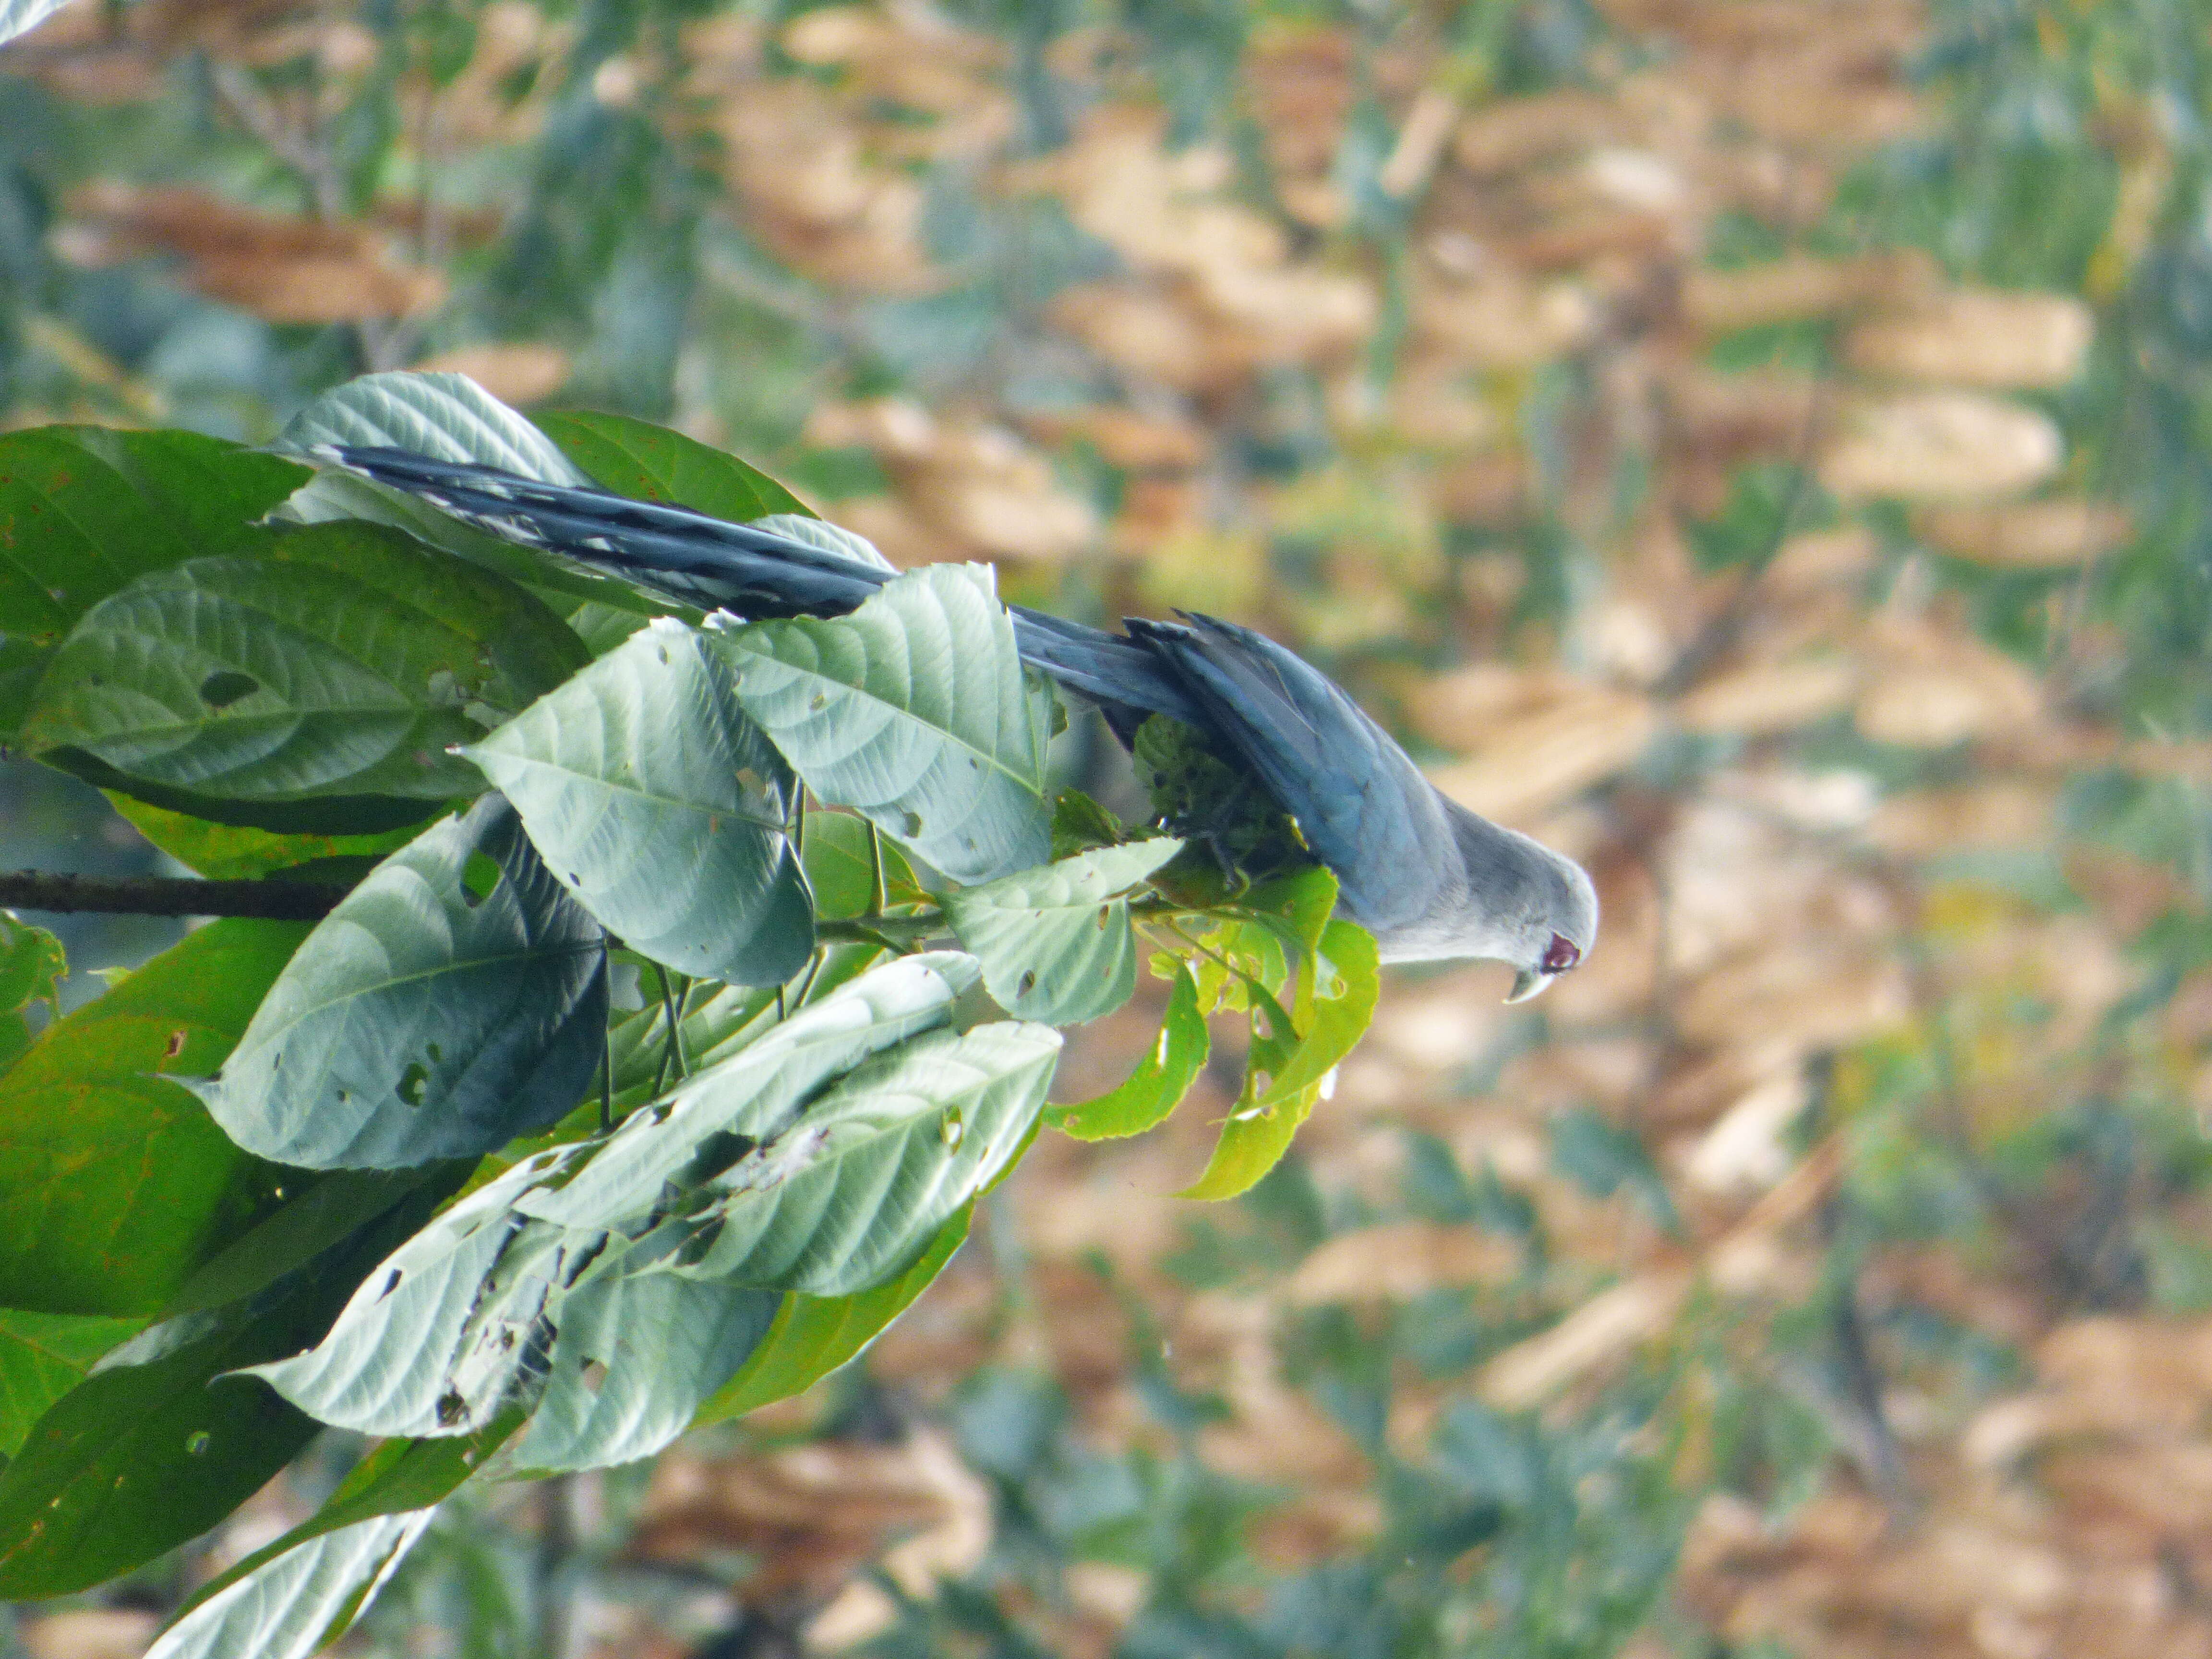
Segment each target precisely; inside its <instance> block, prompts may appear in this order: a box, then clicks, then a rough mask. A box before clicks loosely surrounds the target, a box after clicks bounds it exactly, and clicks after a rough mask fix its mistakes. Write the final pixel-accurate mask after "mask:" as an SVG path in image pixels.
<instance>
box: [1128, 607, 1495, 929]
mask: <svg viewBox="0 0 2212 1659" xmlns="http://www.w3.org/2000/svg"><path fill="white" fill-rule="evenodd" d="M1126 625H1127V628H1128V630H1129V632H1130V634H1131V635H1133V637H1134V638H1136V639H1138V640H1139V641H1142V642H1143V643H1144V644H1145V645H1146V647H1149V648H1150V649H1151V650H1152V651H1153V652H1155V653H1158V656H1159V658H1160V659H1161V660H1162V661H1163V662H1165V663H1167V664H1168V665H1170V666H1171V667H1172V668H1173V670H1174V671H1175V673H1176V677H1177V678H1179V679H1180V680H1181V681H1182V684H1183V685H1184V687H1185V688H1186V689H1187V690H1188V691H1189V692H1190V694H1191V696H1192V699H1193V700H1194V702H1197V703H1198V704H1199V705H1200V708H1202V709H1203V710H1204V716H1205V717H1204V719H1203V720H1200V722H1199V723H1200V725H1201V726H1204V727H1206V729H1207V730H1209V731H1211V732H1214V733H1215V734H1216V735H1217V736H1218V737H1219V738H1222V739H1224V740H1225V741H1226V742H1227V743H1228V744H1230V745H1231V747H1232V748H1233V749H1234V750H1235V751H1236V753H1237V755H1239V756H1240V757H1243V760H1244V762H1245V763H1247V764H1248V765H1249V766H1250V767H1251V768H1252V769H1253V770H1254V771H1255V772H1256V773H1257V774H1258V775H1260V778H1261V781H1263V782H1265V783H1266V784H1267V788H1268V790H1269V792H1270V793H1272V794H1273V796H1274V797H1275V799H1276V800H1277V801H1278V802H1279V804H1280V805H1282V807H1283V809H1284V810H1285V811H1287V812H1289V813H1290V814H1291V817H1295V818H1296V819H1297V821H1298V827H1299V828H1300V829H1302V830H1303V831H1304V834H1305V837H1306V843H1307V845H1308V846H1310V847H1311V848H1313V850H1314V854H1315V856H1316V857H1317V858H1319V859H1320V860H1321V861H1322V863H1323V864H1326V865H1328V866H1329V868H1330V869H1332V870H1334V871H1335V872H1336V875H1337V879H1338V881H1339V883H1340V885H1341V891H1342V895H1343V903H1344V908H1345V909H1346V913H1347V914H1349V915H1351V916H1352V919H1353V920H1354V921H1358V922H1359V923H1361V924H1362V925H1363V926H1365V927H1370V928H1378V929H1388V928H1390V927H1394V926H1396V925H1402V924H1404V923H1407V922H1408V921H1413V920H1414V919H1415V918H1417V917H1418V916H1419V915H1421V914H1423V913H1424V912H1425V910H1426V909H1427V908H1429V907H1430V906H1431V904H1432V903H1433V902H1434V901H1435V898H1436V896H1437V892H1438V890H1439V889H1440V888H1441V887H1442V886H1443V884H1444V883H1446V882H1447V881H1448V880H1449V879H1450V878H1451V877H1452V875H1453V874H1454V873H1455V872H1456V871H1457V870H1458V867H1459V860H1458V853H1457V849H1456V848H1455V844H1454V842H1453V841H1452V837H1451V833H1450V828H1449V824H1448V823H1447V822H1446V820H1445V817H1444V814H1443V808H1442V806H1441V805H1440V804H1439V803H1438V801H1437V793H1436V791H1435V789H1434V788H1432V787H1431V785H1430V783H1429V781H1428V780H1427V779H1426V778H1425V777H1423V776H1422V775H1421V770H1420V769H1419V767H1418V766H1416V765H1414V763H1413V757H1411V756H1410V755H1408V754H1407V752H1406V751H1405V750H1403V749H1401V747H1399V745H1398V743H1397V741H1396V739H1395V738H1392V737H1391V736H1390V734H1389V732H1385V731H1384V730H1383V728H1382V727H1381V726H1377V725H1376V723H1375V722H1374V721H1373V720H1370V719H1369V718H1368V717H1367V714H1365V713H1364V711H1363V710H1362V709H1361V708H1360V707H1359V705H1358V704H1357V703H1355V702H1352V699H1351V698H1350V697H1349V696H1346V694H1345V692H1344V691H1343V690H1342V689H1341V688H1340V687H1339V686H1338V685H1337V684H1335V683H1334V681H1332V680H1330V679H1329V678H1328V676H1326V675H1324V674H1323V673H1322V672H1321V671H1320V670H1318V669H1316V668H1315V667H1313V666H1312V665H1310V664H1308V663H1306V662H1304V661H1302V660H1301V659H1299V658H1297V656H1295V655H1293V654H1292V653H1291V652H1289V651H1286V650H1285V649H1284V648H1283V647H1281V646H1279V645H1277V644H1276V643H1275V642H1274V641H1273V640H1270V639H1268V638H1267V637H1266V636H1265V635H1260V634H1255V633H1254V632H1253V631H1252V630H1251V629H1249V628H1240V627H1238V626H1237V625H1236V624H1235V623H1225V622H1221V621H1219V620H1218V619H1216V618H1214V617H1202V616H1187V617H1185V618H1184V620H1183V621H1182V623H1161V622H1148V621H1145V620H1142V619H1138V618H1132V619H1130V620H1129V621H1128V622H1127V624H1126Z"/></svg>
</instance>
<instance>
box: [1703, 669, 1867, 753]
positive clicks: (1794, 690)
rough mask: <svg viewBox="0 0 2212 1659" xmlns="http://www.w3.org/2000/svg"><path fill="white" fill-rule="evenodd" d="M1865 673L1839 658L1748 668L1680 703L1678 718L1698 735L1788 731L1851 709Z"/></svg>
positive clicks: (1721, 677)
mask: <svg viewBox="0 0 2212 1659" xmlns="http://www.w3.org/2000/svg"><path fill="white" fill-rule="evenodd" d="M1860 674H1861V669H1860V666H1859V665H1858V664H1857V663H1856V662H1854V661H1852V660H1851V659H1849V658H1847V657H1838V656H1827V657H1801V658H1797V659H1793V660H1791V661H1789V662H1774V663H1747V664H1746V665H1743V666H1742V667H1741V668H1736V669H1732V670H1730V671H1728V672H1725V673H1722V674H1717V675H1715V676H1714V677H1713V678H1711V679H1709V680H1707V681H1706V682H1705V684H1702V685H1700V686H1699V687H1698V688H1697V690H1694V691H1692V692H1691V693H1690V694H1689V695H1688V696H1685V697H1683V698H1682V699H1680V701H1679V702H1676V703H1675V705H1674V718H1675V719H1676V720H1680V722H1681V723H1682V724H1683V725H1684V726H1687V727H1688V728H1689V729H1690V730H1691V731H1692V732H1742V733H1744V734H1745V735H1747V736H1753V737H1756V736H1763V735H1765V734H1767V733H1770V732H1788V731H1790V730H1793V729H1794V728H1796V727H1797V726H1810V725H1812V724H1813V723H1814V721H1815V720H1825V719H1826V718H1827V717H1828V716H1829V715H1831V714H1835V713H1837V712H1838V711H1839V710H1841V709H1844V708H1849V707H1850V702H1851V699H1852V697H1853V696H1854V695H1856V694H1857V690H1858V689H1859V679H1860Z"/></svg>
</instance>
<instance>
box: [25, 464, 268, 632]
mask: <svg viewBox="0 0 2212 1659" xmlns="http://www.w3.org/2000/svg"><path fill="white" fill-rule="evenodd" d="M309 476H310V474H309V473H308V472H307V471H306V470H305V469H304V468H302V467H300V466H298V465H295V464H294V463H292V462H290V461H286V460H280V459H276V457H274V456H271V455H263V454H258V453H255V452H253V451H252V450H247V449H240V447H238V446H237V445H235V444H228V443H224V442H222V441H221V440H219V439H216V438H203V437H201V436H199V435H197V434H195V433H190V432H116V431H110V430H108V429H107V428H104V427H75V426H49V427H37V428H31V429H29V430H27V431H21V432H9V433H5V434H0V634H6V635H9V636H10V637H15V636H26V637H27V639H28V640H29V641H32V642H33V643H40V642H48V641H54V640H58V639H59V638H60V637H61V636H62V635H64V634H65V633H67V632H68V631H69V629H70V625H71V624H72V623H75V622H76V620H77V618H78V617H82V616H83V615H84V613H85V612H86V611H89V610H90V609H91V608H92V607H93V606H94V605H97V604H98V603H99V602H100V600H102V599H106V597H107V596H108V595H109V594H111V593H113V592H118V590H120V589H121V588H123V587H125V586H128V585H129V583H130V582H131V580H133V579H134V578H136V577H138V576H142V575H144V574H147V573H148V572H149V571H155V570H161V569H163V568H167V567H168V566H170V565H174V564H180V563H182V562H184V561H185V560H186V559H191V558H197V557H199V556H203V555H205V554H210V553H217V552H224V551H228V550H229V548H230V547H231V545H232V544H233V543H234V540H235V538H236V537H237V534H238V532H239V530H240V527H241V526H245V525H247V524H250V523H252V521H253V520H257V519H258V518H260V517H261V516H262V515H263V514H264V513H267V512H269V511H270V508H272V507H275V506H276V504H277V503H278V502H280V501H283V499H284V498H285V497H286V496H287V495H290V494H291V493H292V491H293V490H295V489H297V488H299V486H300V485H301V484H302V483H305V482H307V478H308V477H309Z"/></svg>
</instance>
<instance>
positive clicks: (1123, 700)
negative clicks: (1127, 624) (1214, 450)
mask: <svg viewBox="0 0 2212 1659" xmlns="http://www.w3.org/2000/svg"><path fill="white" fill-rule="evenodd" d="M315 453H316V456H317V459H329V460H332V461H335V462H337V464H338V465H342V466H343V467H344V468H346V469H347V470H348V471H351V472H356V473H358V474H360V475H361V476H362V477H366V478H368V479H371V480H372V481H374V482H375V483H380V484H384V485H386V486H387V487H389V488H391V489H398V490H403V491H404V492H406V493H407V494H408V495H416V496H420V497H421V498H422V500H424V501H428V502H430V503H431V504H432V505H433V506H435V507H440V508H441V509H442V510H444V511H445V512H446V513H449V514H451V515H452V516H453V517H454V518H456V519H458V520H460V521H461V522H462V523H464V524H466V525H468V526H471V528H473V529H477V530H481V531H483V532H487V533H489V534H490V535H493V536H496V537H498V538H500V539H501V540H502V541H508V542H513V543H517V544H520V545H522V546H525V547H532V548H538V549H541V550H544V551H545V552H548V553H550V554H553V555H555V556H558V557H561V558H563V559H568V560H571V561H574V562H576V563H578V564H580V565H583V566H585V567H586V568H589V569H592V570H594V571H597V572H599V573H600V574H606V575H612V576H617V577H619V578H621V579H623V580H627V581H629V582H632V583H635V584H636V585H637V586H641V587H644V588H647V589H648V590H650V591H652V592H656V593H659V594H660V595H662V596H663V597H665V598H667V599H674V600H676V601H677V602H678V603H679V604H684V605H696V606H698V607H699V608H701V609H702V610H715V609H726V610H729V611H735V612H737V613H738V615H739V616H743V617H799V616H808V617H834V616H842V615H843V614H844V613H845V612H846V611H851V610H853V609H854V607H856V606H858V605H860V604H861V603H862V601H864V600H866V599H868V598H869V597H870V596H871V595H872V594H873V593H874V592H876V591H877V589H878V588H880V587H881V586H883V585H884V583H885V582H887V581H889V580H890V579H891V578H892V577H893V576H895V575H896V574H898V571H897V568H896V566H894V565H892V564H890V562H888V561H883V560H881V558H880V556H878V561H879V562H870V561H869V560H868V558H867V557H866V552H864V551H863V550H864V549H866V544H865V543H859V544H857V545H854V546H853V547H852V548H850V549H849V550H841V549H840V548H839V547H836V546H832V545H829V544H828V541H829V538H823V541H822V542H818V543H817V542H816V541H811V540H806V539H802V537H801V534H794V533H793V532H795V531H796V532H804V529H805V525H806V524H807V522H808V521H806V520H791V519H782V520H766V521H763V523H762V524H732V523H731V522H729V521H728V520H723V519H716V518H712V517H710V516H708V514H706V513H696V512H694V511H692V510H691V509H690V508H689V507H671V506H669V505H667V504H665V503H664V502H659V501H632V500H630V499H629V497H627V496H623V495H612V494H610V493H609V492H608V491H606V490H603V489H586V488H579V487H574V486H570V485H566V484H548V483H538V482H536V481H534V480H532V479H529V478H525V477H520V475H518V474H515V473H512V472H505V471H501V470H499V469H498V468H496V467H488V466H471V465H465V464H463V463H460V462H452V461H435V460H431V459H428V458H426V457H424V456H421V455H416V454H411V453H409V452H407V451H405V450H402V449H385V448H365V447H353V446H331V447H327V448H325V449H319V450H318V451H316V452H315ZM866 551H869V552H872V549H866ZM1009 609H1010V611H1012V616H1013V623H1014V641H1015V644H1016V646H1017V647H1018V648H1019V650H1020V652H1021V655H1022V659H1023V660H1024V662H1027V663H1029V664H1030V665H1032V666H1034V667H1036V668H1037V669H1040V670H1042V671H1043V672H1045V673H1047V674H1049V675H1050V676H1052V678H1054V679H1055V680H1058V681H1059V682H1060V684H1063V685H1065V686H1066V687H1067V688H1068V689H1070V690H1073V691H1077V692H1079V693H1081V694H1082V695H1084V696H1087V697H1089V698H1091V700H1092V701H1094V702H1097V703H1099V704H1100V705H1101V706H1102V707H1103V708H1106V710H1107V713H1108V716H1109V720H1111V721H1112V723H1113V724H1114V726H1115V729H1116V730H1117V731H1120V732H1124V733H1125V734H1126V732H1127V731H1129V730H1133V728H1134V726H1135V725H1136V723H1137V721H1138V720H1140V719H1141V718H1142V715H1143V714H1144V713H1147V712H1149V713H1155V714H1171V715H1173V716H1175V717H1176V719H1178V720H1189V721H1192V722H1193V723H1196V722H1198V721H1200V720H1202V719H1203V716H1202V714H1200V710H1199V708H1198V707H1197V705H1196V704H1195V703H1194V702H1193V701H1192V699H1191V697H1190V696H1189V695H1188V693H1187V692H1186V691H1185V690H1183V688H1182V685H1181V684H1178V683H1177V682H1176V678H1175V677H1174V676H1173V675H1172V674H1171V673H1170V672H1169V671H1168V670H1167V669H1166V668H1165V667H1164V665H1162V664H1161V662H1160V661H1159V659H1158V658H1157V657H1156V656H1155V655H1154V654H1153V653H1152V652H1151V651H1149V650H1147V649H1146V647H1144V646H1142V645H1140V644H1138V643H1137V642H1135V641H1132V640H1128V639H1124V638H1122V637H1121V636H1120V635H1114V634H1109V633H1106V632H1104V631H1103V630H1101V629H1096V628H1087V627H1085V625H1084V624H1082V623H1072V622H1068V621H1066V620H1064V619H1062V618H1060V617H1053V616H1048V615H1047V614H1045V613H1044V612H1042V611H1031V610H1029V609H1028V608H1027V607H1025V606H1022V605H1013V606H1010V607H1009Z"/></svg>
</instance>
